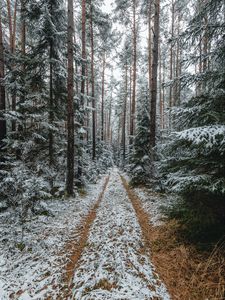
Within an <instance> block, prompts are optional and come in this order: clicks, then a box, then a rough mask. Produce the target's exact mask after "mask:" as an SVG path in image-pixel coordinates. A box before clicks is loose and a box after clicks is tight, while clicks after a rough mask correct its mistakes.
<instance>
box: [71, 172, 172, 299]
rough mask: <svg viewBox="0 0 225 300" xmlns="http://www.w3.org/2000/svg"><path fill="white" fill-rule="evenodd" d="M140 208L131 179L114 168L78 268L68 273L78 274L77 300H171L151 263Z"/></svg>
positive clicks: (74, 287) (74, 285)
mask: <svg viewBox="0 0 225 300" xmlns="http://www.w3.org/2000/svg"><path fill="white" fill-rule="evenodd" d="M138 209H140V208H138V204H137V200H136V199H134V197H132V195H131V192H130V190H129V186H128V184H127V183H126V180H125V179H124V178H123V177H120V175H119V171H118V169H117V168H114V169H113V170H112V172H111V174H110V178H109V182H108V185H107V187H106V186H105V190H104V192H103V194H102V200H101V201H100V202H99V203H98V208H97V211H96V215H95V216H94V218H93V219H92V222H91V226H89V230H88V231H89V235H88V232H86V238H85V239H84V240H85V247H81V248H82V253H81V252H80V254H79V260H77V259H76V262H77V263H76V265H75V264H74V265H73V266H74V269H73V268H69V270H70V272H71V270H72V271H74V274H73V280H72V285H70V287H71V292H72V299H76V300H79V299H110V300H113V299H117V300H119V299H127V300H128V299H129V300H138V299H140V300H143V299H163V300H164V299H165V300H166V299H170V296H169V294H168V293H167V290H166V288H165V286H164V284H163V283H162V282H161V281H160V279H159V277H158V275H157V274H156V272H155V270H154V266H153V265H152V264H151V262H150V260H149V253H147V249H148V247H145V241H144V237H143V236H144V231H143V227H142V225H140V224H139V221H138V219H140V211H138ZM83 246H84V244H83ZM70 267H72V266H70ZM71 274H72V273H70V277H71Z"/></svg>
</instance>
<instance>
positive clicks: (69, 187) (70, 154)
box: [66, 0, 74, 196]
mask: <svg viewBox="0 0 225 300" xmlns="http://www.w3.org/2000/svg"><path fill="white" fill-rule="evenodd" d="M73 37H74V13H73V0H68V82H67V84H68V103H67V104H68V108H67V110H68V111H67V130H68V140H67V178H66V191H67V195H68V196H72V195H73V182H74V107H73V97H74V67H73V60H74V50H73Z"/></svg>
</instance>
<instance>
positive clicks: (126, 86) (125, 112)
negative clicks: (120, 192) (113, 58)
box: [122, 63, 128, 163]
mask: <svg viewBox="0 0 225 300" xmlns="http://www.w3.org/2000/svg"><path fill="white" fill-rule="evenodd" d="M127 72H128V66H127V63H126V66H125V97H124V107H123V128H122V149H123V163H125V159H126V120H127V92H128V74H127Z"/></svg>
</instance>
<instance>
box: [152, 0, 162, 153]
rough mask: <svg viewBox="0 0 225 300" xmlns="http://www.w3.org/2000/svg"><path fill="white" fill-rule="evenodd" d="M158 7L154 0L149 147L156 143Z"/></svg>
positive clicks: (157, 2) (158, 4) (157, 1)
mask: <svg viewBox="0 0 225 300" xmlns="http://www.w3.org/2000/svg"><path fill="white" fill-rule="evenodd" d="M159 8H160V0H155V13H154V35H153V51H152V58H153V59H152V80H151V86H152V90H151V110H150V148H151V149H152V148H153V147H154V146H155V144H156V101H157V77H158V60H159Z"/></svg>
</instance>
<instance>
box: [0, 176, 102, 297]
mask: <svg viewBox="0 0 225 300" xmlns="http://www.w3.org/2000/svg"><path fill="white" fill-rule="evenodd" d="M104 181H105V177H102V179H100V180H99V182H98V183H97V184H93V185H90V186H89V188H88V191H87V196H85V197H77V198H75V199H70V200H47V201H41V205H42V207H45V208H46V209H47V210H48V211H49V212H51V216H41V215H36V216H33V217H32V218H31V219H30V220H28V221H27V222H26V223H25V224H24V232H23V238H22V228H21V224H20V222H19V219H18V218H17V214H16V213H15V211H13V210H10V209H8V210H7V211H4V212H2V213H0V299H1V300H9V299H18V300H27V299H45V298H46V297H47V296H49V295H50V297H51V299H56V298H57V294H58V293H59V291H58V290H57V289H53V288H52V287H53V285H54V284H55V285H56V286H57V285H58V283H59V282H60V280H61V276H62V272H63V266H64V264H65V261H66V259H67V253H63V249H64V245H65V243H66V242H67V241H68V240H69V239H70V238H71V236H72V237H73V238H74V239H78V238H79V236H78V234H76V228H78V226H79V224H80V221H81V219H82V218H83V217H84V216H85V215H86V214H87V213H88V212H89V210H90V209H91V208H92V207H93V205H94V204H95V202H96V200H97V199H98V196H99V193H100V192H101V191H102V188H103V184H104ZM19 245H24V246H25V248H24V249H23V250H22V251H21V250H19ZM59 254H60V255H59ZM17 292H19V293H18V295H20V296H18V295H16V293H17ZM10 297H11V298H10Z"/></svg>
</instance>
